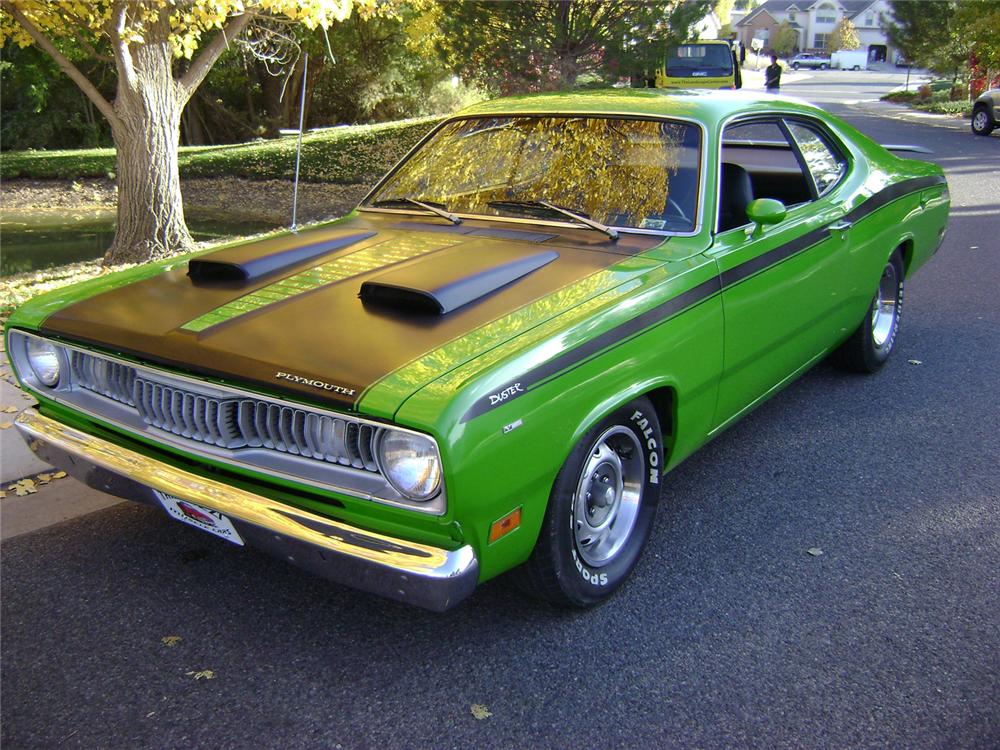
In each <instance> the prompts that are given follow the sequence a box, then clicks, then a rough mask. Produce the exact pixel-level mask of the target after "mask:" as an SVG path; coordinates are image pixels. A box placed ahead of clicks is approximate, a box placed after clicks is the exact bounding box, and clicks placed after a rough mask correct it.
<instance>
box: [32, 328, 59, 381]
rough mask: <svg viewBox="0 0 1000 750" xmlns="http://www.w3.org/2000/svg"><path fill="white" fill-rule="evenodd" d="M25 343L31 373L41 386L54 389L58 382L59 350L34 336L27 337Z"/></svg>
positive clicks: (48, 342)
mask: <svg viewBox="0 0 1000 750" xmlns="http://www.w3.org/2000/svg"><path fill="white" fill-rule="evenodd" d="M25 343H26V345H27V346H26V349H27V354H28V364H29V365H31V371H32V372H34V373H35V377H36V378H38V381H39V382H40V383H41V384H42V385H46V386H48V387H49V388H52V387H54V386H55V385H56V383H58V382H59V348H58V347H57V346H56V345H55V344H53V343H51V342H50V341H46V340H45V339H38V338H35V337H34V336H31V337H28V339H27V341H26V342H25Z"/></svg>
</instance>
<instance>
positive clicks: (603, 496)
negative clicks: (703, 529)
mask: <svg viewBox="0 0 1000 750" xmlns="http://www.w3.org/2000/svg"><path fill="white" fill-rule="evenodd" d="M662 464H663V440H662V437H661V435H660V423H659V420H658V419H657V417H656V412H655V410H654V409H653V405H652V404H651V403H650V402H649V400H648V399H646V398H640V399H637V400H635V401H632V402H631V403H629V404H627V405H626V406H624V407H622V408H620V409H618V410H617V411H615V412H614V413H613V414H610V415H609V416H607V417H606V418H605V419H603V420H601V422H600V423H599V424H597V425H596V426H595V427H594V428H592V429H591V430H590V431H588V432H587V434H586V435H584V436H583V438H581V439H580V442H579V443H577V445H576V447H574V448H573V450H572V452H571V453H570V455H569V457H568V458H567V459H566V462H565V463H564V464H563V467H562V469H561V470H560V471H559V474H558V475H557V477H556V481H555V483H554V484H553V486H552V492H551V494H550V496H549V505H548V508H547V510H546V513H545V520H544V521H543V523H542V529H541V532H540V533H539V535H538V542H537V543H536V545H535V549H534V550H533V551H532V553H531V557H529V558H528V560H527V562H525V563H524V564H523V565H521V566H520V567H519V568H518V569H516V570H515V571H514V578H515V580H516V581H517V583H518V584H519V585H520V587H521V588H522V589H524V590H525V591H526V592H527V593H529V594H531V595H533V596H537V597H539V598H542V599H547V600H548V601H550V602H553V603H554V604H558V605H561V606H569V607H589V606H593V605H595V604H600V603H601V602H603V601H605V600H606V599H608V598H609V597H610V596H611V595H612V594H613V593H614V592H615V590H616V589H618V587H619V586H621V585H622V584H623V583H624V582H625V580H626V579H627V578H628V576H629V574H630V573H631V572H632V569H633V568H634V567H635V565H636V563H637V562H638V560H639V556H640V554H641V552H642V549H643V547H644V546H645V544H646V539H647V538H648V537H649V532H650V529H651V528H652V525H653V517H654V515H655V513H656V505H657V502H658V500H659V492H660V470H661V466H662Z"/></svg>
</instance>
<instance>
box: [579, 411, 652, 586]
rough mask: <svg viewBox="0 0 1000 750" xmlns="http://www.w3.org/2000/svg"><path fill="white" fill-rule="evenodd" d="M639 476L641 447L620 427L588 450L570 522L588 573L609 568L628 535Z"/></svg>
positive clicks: (642, 468) (637, 502) (639, 495)
mask: <svg viewBox="0 0 1000 750" xmlns="http://www.w3.org/2000/svg"><path fill="white" fill-rule="evenodd" d="M644 471H645V458H644V456H643V452H642V446H640V445H639V440H638V438H637V437H636V436H635V433H633V432H632V431H631V430H629V429H628V428H626V427H622V426H615V427H611V428H609V429H607V430H605V431H604V433H602V434H601V436H600V437H599V438H597V440H596V442H595V443H594V445H593V447H592V448H591V450H590V454H589V455H588V456H587V460H586V461H585V462H584V465H583V470H582V471H581V472H580V478H579V480H578V482H577V487H576V500H575V502H574V506H573V521H572V522H573V535H574V540H575V542H576V550H577V554H579V556H580V558H581V559H582V560H583V561H584V562H586V563H587V564H588V565H590V566H591V567H594V568H600V567H602V566H604V565H607V564H608V563H610V562H611V561H612V560H613V559H614V558H615V556H616V555H617V554H618V553H619V552H620V551H621V550H622V548H623V547H624V546H625V543H626V542H627V541H628V540H629V537H630V536H631V535H632V530H633V529H634V528H635V522H636V519H638V517H639V506H640V504H641V502H642V487H643V477H644Z"/></svg>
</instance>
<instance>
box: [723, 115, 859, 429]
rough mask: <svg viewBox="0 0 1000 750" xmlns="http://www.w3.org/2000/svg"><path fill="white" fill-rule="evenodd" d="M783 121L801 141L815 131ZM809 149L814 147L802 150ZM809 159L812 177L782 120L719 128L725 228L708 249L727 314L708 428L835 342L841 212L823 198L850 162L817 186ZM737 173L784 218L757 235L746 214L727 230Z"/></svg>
mask: <svg viewBox="0 0 1000 750" xmlns="http://www.w3.org/2000/svg"><path fill="white" fill-rule="evenodd" d="M791 124H794V125H795V126H796V130H797V131H799V132H800V137H801V138H802V140H803V142H806V141H807V140H808V139H807V135H808V134H809V133H813V134H816V131H814V130H812V129H811V126H809V125H808V123H804V122H795V123H791ZM816 137H817V138H818V137H819V136H818V135H816ZM820 142H821V143H823V141H822V139H820ZM810 148H813V149H814V148H816V146H815V144H812V143H811V142H810V145H808V146H806V152H808V149H810ZM831 153H833V152H831ZM810 159H812V162H810ZM813 162H814V163H815V167H816V169H817V170H818V169H819V166H820V162H819V158H818V157H817V156H813V155H809V156H804V152H803V148H802V146H801V145H800V144H799V142H798V141H797V140H796V138H795V137H794V136H793V131H792V129H790V123H788V122H786V121H785V120H784V119H782V118H780V117H777V116H774V117H770V118H759V117H758V118H754V119H753V120H747V121H739V122H736V123H734V124H732V125H730V126H729V127H727V128H726V130H725V131H724V134H723V147H722V164H720V174H721V175H722V177H723V178H722V179H720V200H719V204H718V205H719V218H720V220H724V221H722V223H721V224H720V225H719V226H718V227H717V229H718V233H717V234H716V237H715V243H714V245H713V247H712V249H711V250H710V251H709V253H710V254H711V255H712V256H713V257H714V258H715V260H716V262H717V264H718V268H719V276H720V281H721V285H722V302H723V311H724V315H725V342H724V372H723V377H722V380H721V382H720V386H719V398H718V404H717V409H716V416H715V428H716V429H720V428H721V427H723V426H724V425H726V424H728V423H729V422H731V421H732V420H733V419H735V418H736V417H738V416H739V415H740V414H742V413H743V412H744V411H746V410H747V409H748V408H750V407H752V406H753V405H754V404H756V403H757V402H759V401H760V400H761V399H763V398H765V397H766V396H767V395H768V394H769V393H770V392H772V391H773V390H775V389H777V388H778V387H780V385H781V384H783V383H784V382H786V381H787V380H789V379H790V378H791V377H793V376H794V375H795V374H797V373H798V372H800V371H802V370H803V369H804V368H805V367H807V366H808V365H809V364H811V363H812V362H814V361H815V360H816V359H817V358H818V357H819V356H820V355H822V354H823V353H824V352H825V351H827V350H828V349H829V348H830V346H831V345H832V344H833V343H834V342H835V341H836V340H837V339H838V337H839V336H840V332H839V329H840V327H841V322H840V320H839V316H838V312H837V311H838V309H839V308H840V307H841V306H842V299H843V297H844V295H845V286H846V284H847V281H848V278H849V275H848V268H847V264H848V263H849V255H848V253H847V252H846V249H845V245H844V243H843V241H842V239H841V237H840V234H841V232H842V230H840V229H838V228H837V226H838V225H837V223H836V222H837V221H838V219H840V218H841V217H842V216H843V214H844V210H843V208H842V207H841V206H840V205H838V204H837V203H835V202H834V201H832V200H830V198H829V196H830V194H831V192H832V189H833V188H834V187H835V186H836V184H837V183H838V182H840V181H841V180H842V179H843V177H844V174H845V173H846V172H847V166H848V165H847V160H846V159H845V158H843V156H842V155H840V154H837V153H834V154H833V167H832V170H833V171H830V172H829V173H828V174H825V175H824V176H823V178H822V180H821V181H818V180H817V179H816V178H815V177H814V176H813V174H812V173H811V171H810V164H811V163H813ZM827 167H829V164H827ZM740 172H746V174H747V176H749V178H750V188H751V192H752V198H754V199H756V198H773V199H776V200H780V201H782V203H784V204H785V205H786V207H787V215H786V217H785V219H784V220H783V221H781V222H780V223H778V224H776V225H773V226H771V227H767V228H765V229H764V230H763V231H762V232H761V231H755V230H754V228H753V227H752V226H751V225H750V224H749V222H748V221H747V220H746V217H745V213H744V215H743V216H742V218H743V220H744V221H743V223H742V224H736V225H735V226H734V223H735V222H734V220H733V218H732V216H731V214H727V212H726V209H727V205H728V204H729V203H731V202H732V200H733V190H734V189H735V191H736V193H737V195H738V194H739V193H740V188H739V186H738V185H735V186H734V180H735V181H739V180H740V179H742V177H741V175H740ZM727 175H728V176H729V179H726V176H727ZM745 197H746V196H743V198H740V199H739V202H743V199H744V198H745ZM737 221H738V220H737Z"/></svg>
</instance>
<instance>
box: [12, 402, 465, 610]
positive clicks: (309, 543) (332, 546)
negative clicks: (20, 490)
mask: <svg viewBox="0 0 1000 750" xmlns="http://www.w3.org/2000/svg"><path fill="white" fill-rule="evenodd" d="M14 424H15V425H16V426H17V428H18V430H19V431H20V432H21V435H22V436H23V437H24V439H25V441H27V443H28V446H29V447H30V448H31V450H33V451H34V452H35V453H36V454H38V456H39V458H41V459H42V460H43V461H46V462H47V463H50V464H52V465H53V466H57V467H58V468H60V469H62V470H64V471H65V472H66V473H68V474H70V475H71V476H73V477H75V478H76V479H79V480H80V481H82V482H84V483H85V484H87V485H88V486H90V487H93V488H94V489H97V490H100V491H102V492H107V493H109V494H111V495H116V496H118V497H123V498H126V499H128V500H135V501H138V502H142V503H146V504H149V505H155V506H156V507H158V508H161V509H162V508H163V506H162V505H161V504H160V502H159V500H158V499H157V497H156V495H155V494H154V492H153V490H159V491H161V492H166V493H168V494H170V495H175V496H177V497H180V498H183V499H186V500H190V501H191V502H193V503H197V504H199V505H203V506H205V507H208V508H212V509H213V510H216V511H218V512H219V513H222V514H223V515H225V516H227V517H228V518H229V519H230V520H231V521H232V522H233V525H234V526H235V527H236V530H237V531H238V532H239V533H240V535H241V536H242V537H243V538H244V539H245V540H246V541H247V543H248V544H250V545H251V546H254V547H258V548H260V549H262V550H264V551H266V552H268V553H270V554H272V555H274V556H275V557H278V558H281V559H283V560H287V561H288V562H290V563H292V564H293V565H297V566H299V567H300V568H304V569H305V570H308V571H310V572H312V573H316V574H318V575H321V576H323V577H324V578H328V579H329V580H331V581H336V582H337V583H342V584H345V585H347V586H351V587H353V588H357V589H362V590H364V591H370V592H372V593H375V594H379V595H381V596H385V597H388V598H390V599H396V600H398V601H402V602H406V603H408V604H415V605H417V606H420V607H424V608H426V609H431V610H434V611H437V612H443V611H444V610H446V609H449V608H451V607H453V606H454V605H455V604H457V603H458V602H460V601H461V600H462V599H464V598H465V597H467V596H468V595H469V594H471V593H472V591H473V590H474V589H475V587H476V582H477V579H478V575H479V564H478V563H477V561H476V555H475V553H474V552H473V551H472V547H470V546H468V545H465V546H463V547H460V548H459V549H456V550H445V549H440V548H438V547H432V546H429V545H426V544H418V543H414V542H408V541H403V540H401V539H394V538H392V537H389V536H384V535H382V534H377V533H374V532H371V531H365V530H363V529H359V528H357V527H355V526H350V525H348V524H346V523H341V522H340V521H334V520H332V519H329V518H325V517H323V516H319V515H316V514H315V513H309V512H308V511H304V510H299V509H298V508H293V507H291V506H289V505H285V504H283V503H279V502H277V501H274V500H270V499H268V498H266V497H262V496H261V495H257V494H254V493H252V492H247V491H246V490H242V489H239V488H237V487H233V486H231V485H228V484H223V483H222V482H216V481H214V480H212V479H206V478H204V477H200V476H198V475H196V474H191V473H190V472H187V471H183V470H182V469H177V468H175V467H173V466H170V465H169V464H166V463H163V462H162V461H157V460H155V459H152V458H149V457H147V456H144V455H142V454H141V453H137V452H135V451H132V450H129V449H127V448H122V447H120V446H118V445H115V444H114V443H111V442H108V441H107V440H102V439H100V438H96V437H93V436H92V435H88V434H86V433H84V432H80V431H79V430H75V429H73V428H72V427H67V426H66V425H64V424H62V423H60V422H57V421H55V420H53V419H49V418H48V417H44V416H42V415H41V414H39V413H38V412H37V411H35V410H34V409H28V410H27V411H24V412H22V413H21V415H20V416H19V417H18V418H17V420H15V423H14Z"/></svg>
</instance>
